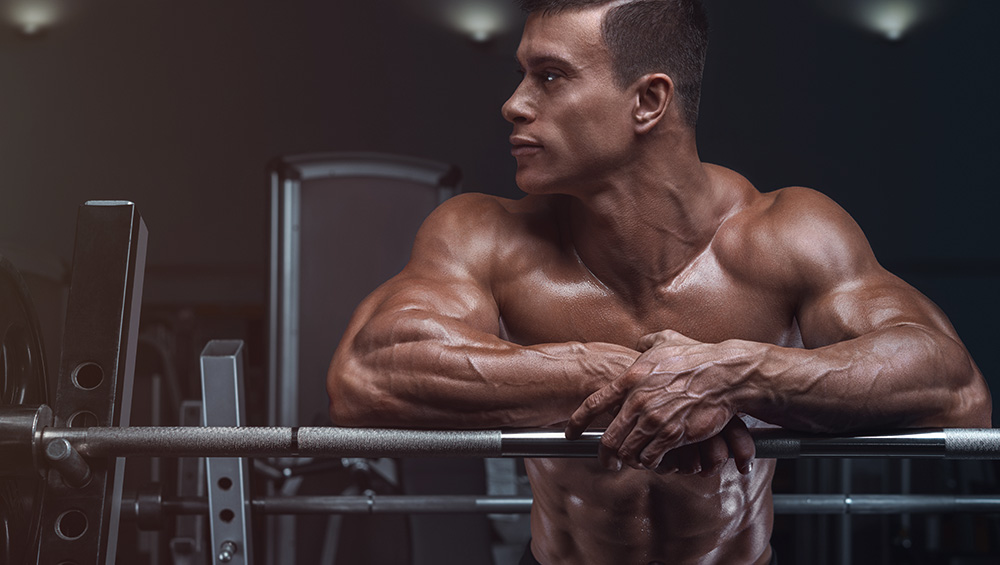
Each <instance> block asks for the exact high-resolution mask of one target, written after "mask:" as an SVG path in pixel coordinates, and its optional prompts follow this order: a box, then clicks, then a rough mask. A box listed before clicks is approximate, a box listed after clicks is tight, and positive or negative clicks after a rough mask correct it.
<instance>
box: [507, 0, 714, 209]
mask: <svg viewBox="0 0 1000 565" xmlns="http://www.w3.org/2000/svg"><path fill="white" fill-rule="evenodd" d="M547 1H548V3H549V4H552V6H551V7H549V8H542V7H540V6H536V5H540V4H541V2H542V0H524V2H525V4H526V6H527V7H528V8H531V7H533V6H535V7H536V8H537V9H535V10H534V11H532V12H531V13H529V15H528V19H527V21H526V22H525V26H524V32H523V33H522V34H521V43H520V45H519V46H518V49H517V55H516V57H517V61H518V65H519V66H520V69H521V71H522V73H523V75H524V78H522V79H521V82H520V84H519V85H518V87H517V88H516V89H515V90H514V93H513V94H511V97H510V98H509V99H508V100H507V102H506V103H505V104H504V106H503V110H502V112H503V116H504V118H505V119H506V120H507V121H509V122H510V123H511V124H513V126H514V128H513V133H512V135H511V144H512V145H513V148H512V153H513V155H514V157H515V158H516V159H517V164H518V168H517V177H516V178H517V183H518V186H520V187H521V189H522V190H524V191H525V192H528V193H537V192H562V191H566V190H571V191H574V192H578V191H581V190H589V189H588V188H587V187H592V188H595V189H599V188H600V187H602V186H609V183H610V184H621V183H622V182H626V183H627V182H631V181H629V180H628V177H629V175H630V174H631V173H636V172H638V171H642V170H646V169H648V162H646V160H647V159H649V158H654V157H653V156H655V158H656V159H662V158H663V156H664V155H665V153H664V152H665V151H678V150H679V148H684V150H685V151H687V150H689V149H691V148H692V146H693V140H694V136H693V135H692V132H693V129H694V128H693V126H694V120H695V119H696V117H697V102H698V84H699V83H700V75H701V66H702V64H701V61H702V55H701V54H702V53H703V52H704V41H700V42H698V41H694V43H697V44H698V45H700V47H690V46H688V47H679V46H678V45H686V43H691V42H690V41H688V42H685V41H679V43H678V45H674V42H676V41H677V38H676V36H681V35H684V36H692V37H694V36H700V37H704V33H703V32H704V26H703V25H702V26H686V27H687V28H699V29H701V32H698V33H693V32H690V31H688V32H681V31H677V30H678V29H680V28H681V27H685V26H681V25H679V24H677V22H678V21H680V20H692V21H701V22H702V23H704V18H703V17H694V16H692V14H693V13H694V12H692V11H691V10H689V12H691V13H689V14H688V16H690V17H684V18H680V17H677V16H676V15H672V13H673V12H672V10H673V7H675V6H676V5H680V4H684V5H685V6H689V7H691V6H695V4H692V2H693V1H695V0H632V1H629V2H627V3H624V4H621V3H619V2H614V3H612V2H601V1H595V0H547ZM556 4H558V6H561V7H556V6H555V5H556ZM570 4H571V5H570ZM647 12H655V13H653V14H650V13H647ZM696 12H697V13H698V14H700V16H704V14H703V13H702V12H701V10H700V9H699V10H696ZM650 22H652V23H650ZM609 28H610V29H609ZM615 28H618V29H617V30H616V29H615ZM639 28H641V30H639V31H636V30H637V29H639ZM672 30H673V31H672ZM662 35H666V36H667V39H666V40H665V39H664V38H663V37H661V36H662ZM670 38H673V39H672V40H671V39H670ZM650 43H657V44H662V45H665V46H664V47H662V48H650V45H649V44H650ZM612 46H613V47H612ZM661 52H663V53H661ZM616 53H617V55H616ZM661 55H662V56H661ZM678 61H680V62H678ZM685 61H686V62H685ZM665 65H666V66H665ZM675 77H676V78H675ZM684 96H687V97H688V100H683V99H682V98H683V97H684ZM689 154H690V153H689ZM616 179H617V180H616Z"/></svg>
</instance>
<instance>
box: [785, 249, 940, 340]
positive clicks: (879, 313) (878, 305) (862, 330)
mask: <svg viewBox="0 0 1000 565" xmlns="http://www.w3.org/2000/svg"><path fill="white" fill-rule="evenodd" d="M872 271H873V272H868V273H861V274H856V275H855V277H854V278H851V279H847V280H843V281H841V282H840V283H839V284H836V285H833V286H831V287H829V288H827V289H824V290H823V291H820V292H817V293H815V294H813V295H811V296H810V295H807V298H806V299H805V300H804V301H803V302H802V304H801V305H800V307H799V309H798V314H797V317H798V322H799V329H800V331H801V333H802V342H803V344H804V345H805V346H806V347H807V348H816V347H822V346H824V345H830V344H833V343H838V342H841V341H846V340H849V339H853V338H856V337H860V336H862V335H865V334H869V333H872V332H875V331H879V330H882V329H886V328H890V327H894V326H903V325H915V326H921V327H925V328H928V329H931V330H936V331H940V332H942V333H944V334H946V335H947V336H948V337H951V338H952V339H955V340H956V341H957V340H958V336H957V334H956V333H955V330H954V329H953V328H952V326H951V324H950V323H949V321H948V319H947V317H946V316H945V315H944V313H942V312H941V310H940V309H939V308H938V307H937V306H935V305H934V303H933V302H931V301H930V299H928V298H927V297H926V296H924V295H923V294H921V293H920V292H919V291H918V290H916V289H915V288H913V287H912V286H910V285H908V284H907V283H906V282H904V281H902V280H901V279H899V278H898V277H896V276H894V275H892V274H891V273H889V272H887V271H885V270H883V269H882V268H881V267H876V268H875V269H872Z"/></svg>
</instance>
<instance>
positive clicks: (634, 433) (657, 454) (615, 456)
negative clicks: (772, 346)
mask: <svg viewBox="0 0 1000 565" xmlns="http://www.w3.org/2000/svg"><path fill="white" fill-rule="evenodd" d="M745 343H746V342H737V341H735V340H734V341H727V342H722V343H718V344H710V343H701V342H699V341H695V340H693V339H690V338H688V337H686V336H684V335H682V334H680V333H678V332H675V331H672V330H664V331H661V332H657V333H654V334H649V335H647V336H645V337H643V338H642V339H641V340H639V345H638V350H639V351H640V352H641V355H640V356H639V357H638V359H636V361H635V363H633V364H632V366H631V367H629V368H628V369H627V370H626V371H625V372H624V373H623V374H622V375H621V376H620V377H619V378H618V379H616V380H615V381H613V382H612V383H611V384H609V385H607V386H605V387H604V388H602V389H600V390H598V391H597V392H595V393H593V394H592V395H590V397H588V398H587V399H586V400H585V401H584V402H583V404H581V405H580V407H579V408H577V410H576V411H575V412H574V413H573V415H572V416H571V417H570V419H569V423H568V424H567V426H566V437H567V438H570V439H575V438H578V437H580V435H581V434H582V433H583V432H584V430H586V429H587V426H588V425H590V423H591V422H593V421H594V419H595V418H597V417H598V416H600V415H602V414H604V413H609V412H610V413H613V414H614V419H613V420H612V422H611V424H610V425H609V426H608V428H607V430H606V431H605V432H604V435H603V436H602V438H601V444H600V448H599V452H598V458H599V459H600V461H601V463H602V464H603V465H604V466H605V467H607V468H609V469H612V470H617V469H621V467H622V465H623V464H624V465H628V466H629V467H632V468H635V469H649V470H653V471H656V472H658V473H672V472H680V473H688V474H694V473H700V474H702V475H705V476H708V475H713V474H716V473H718V472H719V471H720V470H721V469H722V467H723V466H724V465H725V464H726V462H727V461H728V460H729V458H730V457H732V458H733V460H734V461H735V463H736V466H737V468H738V469H739V470H740V472H741V473H748V472H749V471H750V469H751V462H752V460H753V458H754V455H755V450H754V443H753V438H752V437H751V436H750V432H749V431H748V430H747V427H746V424H745V423H744V422H743V420H741V419H740V418H739V416H737V414H736V408H735V407H734V400H735V399H734V394H733V393H734V391H735V389H736V387H737V386H739V384H740V382H741V381H742V380H743V378H744V377H745V376H746V373H747V371H748V367H749V366H751V365H752V364H751V363H750V360H749V355H748V354H749V351H748V349H747V348H746V347H745V346H744V345H743V344H745Z"/></svg>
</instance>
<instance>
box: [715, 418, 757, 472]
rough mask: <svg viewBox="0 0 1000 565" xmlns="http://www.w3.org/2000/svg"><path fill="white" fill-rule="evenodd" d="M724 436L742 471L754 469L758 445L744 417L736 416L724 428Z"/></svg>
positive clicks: (737, 465)
mask: <svg viewBox="0 0 1000 565" xmlns="http://www.w3.org/2000/svg"><path fill="white" fill-rule="evenodd" d="M722 437H724V438H725V440H726V443H727V444H729V451H730V453H731V454H732V458H733V461H734V462H735V463H736V468H737V469H739V471H740V473H743V474H744V475H746V474H747V473H749V472H750V471H751V470H753V460H754V458H755V457H756V456H757V447H756V446H755V445H754V443H753V436H751V435H750V430H748V429H747V425H746V423H744V422H743V419H742V418H740V417H739V416H734V417H733V419H732V420H730V421H729V423H728V424H726V427H725V428H723V429H722Z"/></svg>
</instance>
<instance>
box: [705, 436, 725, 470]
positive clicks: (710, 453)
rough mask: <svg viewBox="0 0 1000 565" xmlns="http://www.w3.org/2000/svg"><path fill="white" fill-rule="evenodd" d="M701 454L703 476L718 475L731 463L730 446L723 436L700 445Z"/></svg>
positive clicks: (714, 437) (712, 438) (715, 437)
mask: <svg viewBox="0 0 1000 565" xmlns="http://www.w3.org/2000/svg"><path fill="white" fill-rule="evenodd" d="M698 451H699V452H700V453H701V476H703V477H711V476H713V475H717V474H718V473H719V471H721V470H722V467H723V466H725V464H726V463H727V462H728V461H729V446H728V445H727V443H726V438H725V436H723V435H722V434H720V435H716V436H712V437H710V438H708V439H706V440H705V441H703V442H701V443H699V444H698Z"/></svg>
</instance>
